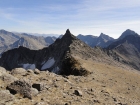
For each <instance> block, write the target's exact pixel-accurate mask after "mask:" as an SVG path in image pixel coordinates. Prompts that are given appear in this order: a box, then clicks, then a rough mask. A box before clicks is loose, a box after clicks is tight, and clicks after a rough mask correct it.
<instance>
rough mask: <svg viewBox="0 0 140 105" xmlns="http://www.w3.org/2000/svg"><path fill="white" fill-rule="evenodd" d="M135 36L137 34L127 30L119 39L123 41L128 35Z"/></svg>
mask: <svg viewBox="0 0 140 105" xmlns="http://www.w3.org/2000/svg"><path fill="white" fill-rule="evenodd" d="M135 34H137V33H136V32H135V31H133V30H130V29H127V30H125V31H124V32H123V33H122V34H121V36H120V37H119V39H123V38H124V37H126V36H128V35H135Z"/></svg>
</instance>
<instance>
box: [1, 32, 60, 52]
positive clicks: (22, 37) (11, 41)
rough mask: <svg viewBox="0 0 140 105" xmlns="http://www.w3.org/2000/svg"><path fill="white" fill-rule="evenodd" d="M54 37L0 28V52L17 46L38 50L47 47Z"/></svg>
mask: <svg viewBox="0 0 140 105" xmlns="http://www.w3.org/2000/svg"><path fill="white" fill-rule="evenodd" d="M56 39H57V38H56V37H54V36H52V37H51V36H47V37H43V36H34V35H30V34H27V33H16V32H14V33H13V32H8V31H5V30H0V53H2V52H4V51H7V50H9V49H13V48H17V47H19V46H23V47H27V48H30V49H34V50H38V49H42V48H44V47H48V46H49V45H50V44H52V43H53V42H54V41H55V40H56Z"/></svg>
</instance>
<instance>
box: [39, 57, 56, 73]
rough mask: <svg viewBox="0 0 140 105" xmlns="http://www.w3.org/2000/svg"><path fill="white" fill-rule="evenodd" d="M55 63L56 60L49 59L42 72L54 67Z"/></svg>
mask: <svg viewBox="0 0 140 105" xmlns="http://www.w3.org/2000/svg"><path fill="white" fill-rule="evenodd" d="M54 63H55V60H54V58H49V60H48V61H47V62H46V63H45V64H44V65H43V66H42V68H41V70H45V69H47V68H50V67H52V66H53V65H54Z"/></svg>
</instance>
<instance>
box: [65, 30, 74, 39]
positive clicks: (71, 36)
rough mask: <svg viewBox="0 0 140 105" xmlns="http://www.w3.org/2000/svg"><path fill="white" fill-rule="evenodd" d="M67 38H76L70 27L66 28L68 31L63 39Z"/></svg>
mask: <svg viewBox="0 0 140 105" xmlns="http://www.w3.org/2000/svg"><path fill="white" fill-rule="evenodd" d="M65 38H66V39H68V40H73V39H76V37H75V36H74V35H73V34H71V32H70V30H69V29H67V30H66V33H65V34H64V36H63V39H65Z"/></svg>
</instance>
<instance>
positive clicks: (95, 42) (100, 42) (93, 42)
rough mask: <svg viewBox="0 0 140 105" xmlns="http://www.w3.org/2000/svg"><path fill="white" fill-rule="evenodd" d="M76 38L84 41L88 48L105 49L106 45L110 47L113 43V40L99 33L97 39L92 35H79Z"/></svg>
mask: <svg viewBox="0 0 140 105" xmlns="http://www.w3.org/2000/svg"><path fill="white" fill-rule="evenodd" d="M77 38H79V39H80V40H82V41H84V42H85V43H86V44H88V45H89V46H90V47H95V46H100V47H102V48H104V47H107V46H108V45H110V44H111V43H112V42H114V41H115V39H113V38H112V37H110V36H108V35H105V34H103V33H101V34H100V36H99V37H97V36H92V35H86V36H84V35H81V34H80V35H78V36H77Z"/></svg>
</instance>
